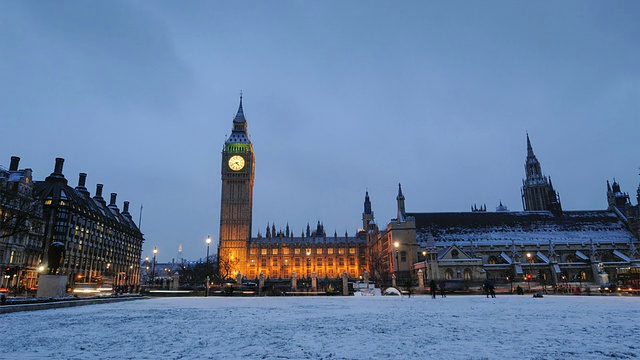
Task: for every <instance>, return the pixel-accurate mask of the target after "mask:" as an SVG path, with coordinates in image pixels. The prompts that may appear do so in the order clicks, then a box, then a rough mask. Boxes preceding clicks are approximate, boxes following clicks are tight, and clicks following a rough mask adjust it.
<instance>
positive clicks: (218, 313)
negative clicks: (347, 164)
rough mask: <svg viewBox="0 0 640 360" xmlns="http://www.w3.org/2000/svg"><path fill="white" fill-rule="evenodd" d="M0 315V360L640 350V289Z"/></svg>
mask: <svg viewBox="0 0 640 360" xmlns="http://www.w3.org/2000/svg"><path fill="white" fill-rule="evenodd" d="M0 319H1V323H2V345H1V347H2V348H3V350H2V355H3V357H2V358H4V359H41V358H42V359H433V358H438V359H507V358H508V359H516V358H517V359H603V358H608V359H611V358H621V359H630V358H638V357H640V323H639V321H640V297H617V296H591V297H587V296H582V297H578V296H545V298H543V299H534V298H532V297H530V296H499V297H498V298H496V299H487V298H485V297H484V296H449V297H447V298H445V299H442V298H440V297H438V298H437V299H435V300H433V299H431V298H430V297H427V296H419V297H415V296H414V297H412V298H410V299H409V298H406V297H404V298H394V297H298V298H290V297H287V298H217V297H208V298H155V299H149V300H138V301H127V302H120V303H111V304H101V305H90V306H81V307H75V308H65V309H54V310H42V311H35V312H20V313H11V314H5V315H0Z"/></svg>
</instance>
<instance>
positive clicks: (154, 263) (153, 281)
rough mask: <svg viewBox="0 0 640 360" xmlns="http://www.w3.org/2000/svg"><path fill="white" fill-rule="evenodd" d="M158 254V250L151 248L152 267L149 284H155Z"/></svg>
mask: <svg viewBox="0 0 640 360" xmlns="http://www.w3.org/2000/svg"><path fill="white" fill-rule="evenodd" d="M157 254H158V248H155V247H154V248H153V266H152V267H151V282H152V284H153V285H155V284H156V255H157Z"/></svg>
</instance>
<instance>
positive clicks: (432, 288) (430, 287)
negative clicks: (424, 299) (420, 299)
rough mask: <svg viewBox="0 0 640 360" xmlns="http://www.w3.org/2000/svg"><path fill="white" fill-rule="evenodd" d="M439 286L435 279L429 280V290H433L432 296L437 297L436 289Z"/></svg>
mask: <svg viewBox="0 0 640 360" xmlns="http://www.w3.org/2000/svg"><path fill="white" fill-rule="evenodd" d="M437 288H438V286H437V285H436V282H435V280H433V279H431V281H430V282H429V291H430V292H431V298H432V299H435V298H436V289H437Z"/></svg>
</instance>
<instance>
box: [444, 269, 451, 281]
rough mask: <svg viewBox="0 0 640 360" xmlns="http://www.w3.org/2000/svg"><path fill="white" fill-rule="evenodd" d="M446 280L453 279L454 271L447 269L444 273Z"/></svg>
mask: <svg viewBox="0 0 640 360" xmlns="http://www.w3.org/2000/svg"><path fill="white" fill-rule="evenodd" d="M444 278H445V279H447V280H451V279H453V270H451V269H447V270H445V271H444Z"/></svg>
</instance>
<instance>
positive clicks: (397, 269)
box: [393, 241, 400, 280]
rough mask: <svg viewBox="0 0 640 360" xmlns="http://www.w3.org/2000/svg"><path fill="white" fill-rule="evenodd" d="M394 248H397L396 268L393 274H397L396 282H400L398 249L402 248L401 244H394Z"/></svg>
mask: <svg viewBox="0 0 640 360" xmlns="http://www.w3.org/2000/svg"><path fill="white" fill-rule="evenodd" d="M393 246H394V247H395V248H396V267H395V268H394V269H393V273H394V274H395V273H396V272H397V273H398V274H396V280H398V275H399V274H400V269H399V268H400V263H399V262H398V247H400V243H399V242H397V241H396V242H394V243H393Z"/></svg>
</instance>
